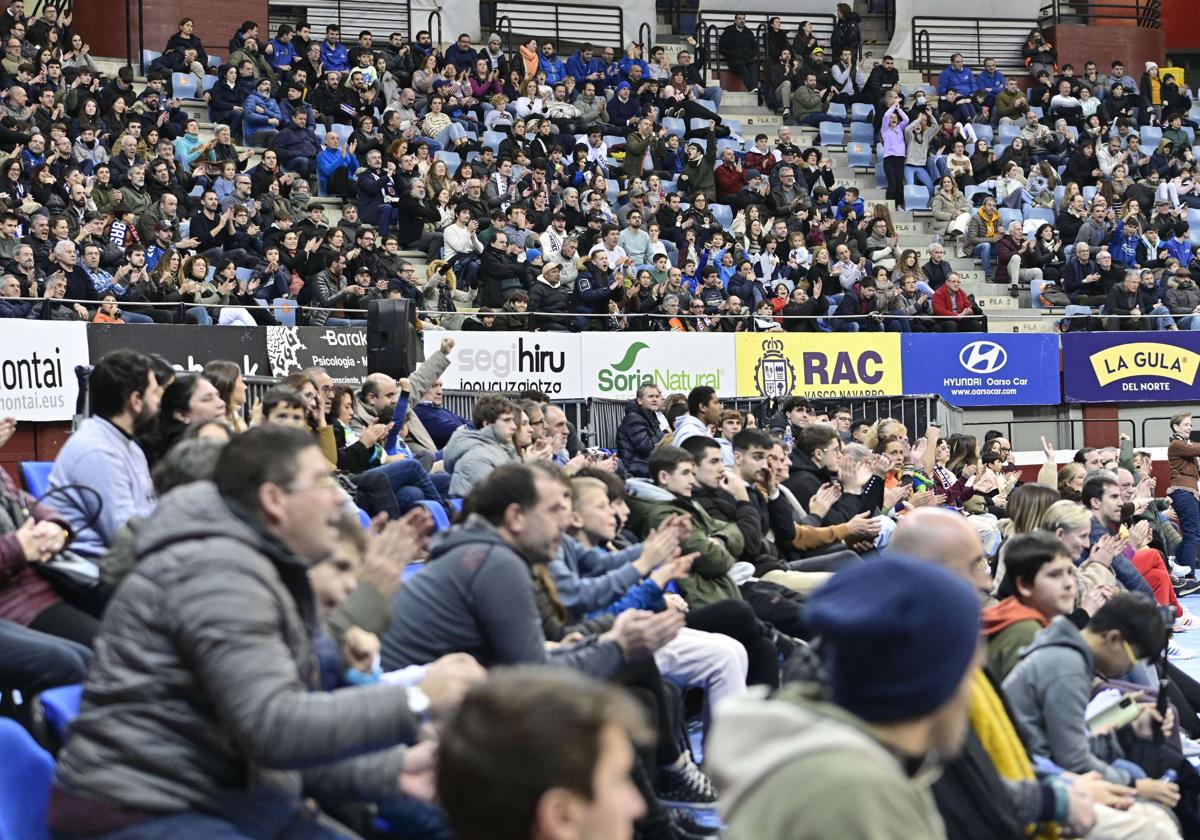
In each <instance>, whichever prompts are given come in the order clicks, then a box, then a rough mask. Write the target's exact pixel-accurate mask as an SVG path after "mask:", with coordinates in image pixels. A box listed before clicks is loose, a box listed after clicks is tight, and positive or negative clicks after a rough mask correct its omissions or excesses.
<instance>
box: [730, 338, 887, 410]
mask: <svg viewBox="0 0 1200 840" xmlns="http://www.w3.org/2000/svg"><path fill="white" fill-rule="evenodd" d="M736 360H737V392H738V396H740V397H782V396H787V395H789V394H790V395H793V396H797V397H808V398H810V399H839V398H847V397H891V396H899V395H902V394H903V393H904V385H903V376H902V370H903V365H902V363H901V356H900V335H899V333H872V334H866V335H864V334H859V333H784V334H780V333H738V335H737V345H736Z"/></svg>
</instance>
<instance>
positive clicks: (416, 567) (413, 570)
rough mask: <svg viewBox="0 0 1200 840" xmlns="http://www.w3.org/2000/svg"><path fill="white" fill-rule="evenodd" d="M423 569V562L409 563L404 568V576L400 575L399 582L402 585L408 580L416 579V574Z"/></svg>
mask: <svg viewBox="0 0 1200 840" xmlns="http://www.w3.org/2000/svg"><path fill="white" fill-rule="evenodd" d="M424 568H425V564H424V563H423V562H422V563H409V564H408V565H407V566H405V567H404V574H402V575H401V576H400V581H401V582H402V583H404V582H407V581H408V580H410V579H412V578H414V577H416V576H417V573H418V572H420V571H421V570H422V569H424Z"/></svg>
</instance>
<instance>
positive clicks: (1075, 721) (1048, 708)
mask: <svg viewBox="0 0 1200 840" xmlns="http://www.w3.org/2000/svg"><path fill="white" fill-rule="evenodd" d="M1166 640H1167V627H1166V623H1165V622H1164V620H1163V614H1162V609H1161V608H1160V607H1159V606H1158V604H1156V603H1155V602H1154V600H1153V599H1152V598H1150V597H1148V596H1145V595H1141V594H1136V593H1124V594H1121V595H1118V596H1116V597H1115V598H1113V599H1111V600H1110V601H1108V602H1107V603H1106V604H1105V605H1104V606H1102V607H1101V608H1100V609H1099V610H1097V611H1096V613H1095V614H1094V615H1093V616H1092V617H1091V619H1090V620H1089V621H1088V623H1087V625H1086V626H1085V627H1084V628H1083V629H1082V630H1081V629H1078V628H1076V626H1075V625H1074V624H1073V623H1072V622H1071V620H1070V618H1068V617H1067V616H1059V617H1057V618H1055V619H1054V620H1053V621H1052V622H1050V626H1049V627H1046V628H1045V629H1044V630H1041V631H1039V632H1038V634H1037V636H1035V637H1034V641H1033V644H1032V645H1030V646H1029V647H1028V648H1026V650H1025V651H1024V653H1023V654H1022V656H1021V661H1020V662H1019V663H1018V664H1017V666H1016V667H1015V668H1014V669H1013V671H1012V673H1010V674H1009V675H1008V677H1007V679H1005V680H1004V694H1005V697H1006V698H1007V699H1008V702H1009V704H1010V706H1011V707H1012V710H1013V716H1014V718H1015V719H1016V722H1017V725H1018V727H1019V728H1020V729H1021V731H1022V733H1023V734H1024V736H1025V738H1024V740H1025V743H1026V744H1027V745H1028V746H1029V751H1030V753H1031V754H1033V755H1034V756H1038V757H1042V758H1048V759H1050V760H1051V761H1053V762H1054V763H1055V764H1057V765H1058V766H1059V767H1062V768H1063V769H1064V770H1066V771H1068V772H1071V773H1079V774H1083V773H1092V772H1095V773H1099V774H1100V775H1101V776H1103V777H1104V779H1105V780H1107V781H1109V782H1114V783H1116V784H1119V785H1128V786H1130V787H1133V788H1135V789H1136V790H1137V794H1138V796H1140V797H1142V798H1144V799H1149V800H1150V801H1152V802H1157V803H1159V804H1160V805H1165V806H1166V807H1168V808H1172V807H1174V806H1175V804H1176V803H1177V802H1178V801H1179V787H1178V786H1177V785H1176V784H1175V783H1174V782H1169V781H1164V780H1161V779H1151V778H1147V773H1146V772H1145V770H1143V769H1142V768H1141V767H1140V766H1138V765H1137V764H1135V763H1134V762H1132V761H1129V760H1127V759H1124V758H1116V759H1113V760H1109V761H1106V760H1105V759H1103V758H1101V757H1100V756H1099V755H1097V754H1096V753H1095V752H1094V751H1093V743H1094V742H1093V738H1094V737H1095V736H1091V737H1089V728H1088V724H1087V718H1086V715H1087V707H1088V701H1089V699H1090V698H1091V695H1092V684H1093V682H1094V681H1095V680H1096V679H1097V678H1100V679H1116V678H1119V677H1124V676H1125V675H1127V674H1128V673H1129V672H1130V671H1131V670H1133V668H1134V667H1135V666H1136V665H1137V663H1138V661H1139V660H1142V659H1146V660H1148V661H1149V662H1151V663H1153V662H1154V661H1156V660H1157V659H1158V657H1159V655H1160V654H1161V653H1162V649H1163V647H1164V645H1165V644H1166ZM1174 727H1175V714H1174V712H1173V711H1168V712H1167V714H1166V716H1165V718H1164V717H1162V716H1160V715H1159V713H1158V711H1157V710H1156V709H1155V708H1154V706H1152V705H1151V706H1143V708H1142V709H1141V711H1140V713H1139V714H1138V715H1137V717H1136V719H1134V721H1133V722H1132V723H1131V724H1129V728H1130V730H1131V731H1132V734H1133V735H1134V736H1136V737H1137V738H1139V739H1144V740H1150V739H1152V738H1154V737H1155V733H1156V731H1161V732H1163V733H1164V734H1165V735H1166V736H1168V737H1169V736H1170V735H1171V732H1172V730H1173V729H1174ZM1110 737H1111V736H1110Z"/></svg>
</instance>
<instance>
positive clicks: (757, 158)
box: [746, 149, 775, 175]
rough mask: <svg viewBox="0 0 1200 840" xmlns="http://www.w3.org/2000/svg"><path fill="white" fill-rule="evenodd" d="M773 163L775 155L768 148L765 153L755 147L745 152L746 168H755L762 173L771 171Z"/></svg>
mask: <svg viewBox="0 0 1200 840" xmlns="http://www.w3.org/2000/svg"><path fill="white" fill-rule="evenodd" d="M774 165H775V155H774V153H773V152H771V151H770V150H768V151H767V153H766V154H763V153H762V152H759V151H758V150H757V149H751V150H750V151H748V152H746V168H747V169H756V170H758V171H759V172H761V173H762V174H763V175H766V174H767V173H768V172H770V171H771V167H772V166H774Z"/></svg>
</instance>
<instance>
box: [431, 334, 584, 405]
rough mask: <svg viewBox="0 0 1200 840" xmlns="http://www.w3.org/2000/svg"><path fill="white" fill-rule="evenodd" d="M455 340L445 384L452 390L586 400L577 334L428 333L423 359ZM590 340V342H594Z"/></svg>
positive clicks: (443, 379) (444, 379)
mask: <svg viewBox="0 0 1200 840" xmlns="http://www.w3.org/2000/svg"><path fill="white" fill-rule="evenodd" d="M447 337H449V338H453V339H454V350H452V351H451V352H450V367H449V368H448V369H447V370H446V372H445V373H444V374H443V375H442V384H443V386H444V387H445V388H446V389H447V390H451V391H473V392H477V393H487V392H488V391H509V392H515V391H523V390H526V389H529V388H532V389H536V390H539V391H543V392H545V393H546V394H548V395H549V396H550V398H551V399H554V400H576V399H581V398H583V397H585V396H589V395H588V394H585V393H584V391H583V389H582V381H581V380H580V377H579V362H580V357H581V356H582V353H581V350H580V336H579V335H576V334H574V333H552V332H544V333H521V332H497V333H484V332H445V331H439V330H427V331H426V332H425V357H426V358H429V356H430V355H432V354H433V353H436V352H438V348H439V347H440V345H441V343H442V339H443V338H447ZM588 342H589V344H590V342H591V338H590V337H589V339H588Z"/></svg>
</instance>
